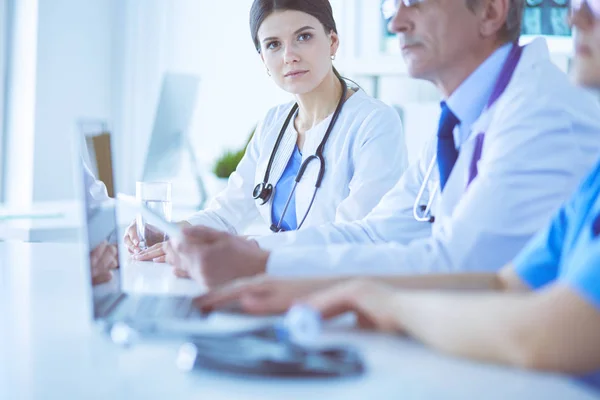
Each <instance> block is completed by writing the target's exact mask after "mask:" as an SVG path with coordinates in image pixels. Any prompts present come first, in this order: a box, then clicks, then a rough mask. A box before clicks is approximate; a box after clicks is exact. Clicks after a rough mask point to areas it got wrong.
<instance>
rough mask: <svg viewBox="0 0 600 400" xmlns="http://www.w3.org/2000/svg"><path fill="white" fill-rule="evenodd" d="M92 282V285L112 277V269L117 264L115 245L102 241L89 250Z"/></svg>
mask: <svg viewBox="0 0 600 400" xmlns="http://www.w3.org/2000/svg"><path fill="white" fill-rule="evenodd" d="M90 266H91V270H92V271H91V272H92V283H93V284H94V285H97V284H100V283H104V282H108V281H110V280H111V279H112V272H111V270H112V269H115V268H117V267H118V266H119V259H118V252H117V245H115V244H108V243H107V242H102V243H100V244H99V245H98V246H96V248H95V249H94V250H92V251H91V252H90Z"/></svg>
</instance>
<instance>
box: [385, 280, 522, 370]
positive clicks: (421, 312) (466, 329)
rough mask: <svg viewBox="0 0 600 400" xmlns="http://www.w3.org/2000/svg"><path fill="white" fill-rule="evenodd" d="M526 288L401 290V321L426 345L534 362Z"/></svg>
mask: <svg viewBox="0 0 600 400" xmlns="http://www.w3.org/2000/svg"><path fill="white" fill-rule="evenodd" d="M530 303H531V302H530V301H529V298H528V295H524V294H512V295H509V294H496V293H489V294H450V293H446V294H444V293H442V294H439V293H428V292H419V293H414V292H413V293H411V292H408V293H406V292H404V293H402V292H401V293H398V294H397V295H396V297H395V300H394V306H393V309H394V312H395V319H396V321H397V323H398V327H399V328H401V329H404V330H405V331H406V332H407V333H408V334H409V335H411V336H413V337H415V338H416V339H418V340H419V341H422V342H423V343H425V344H426V345H429V346H431V347H434V348H436V349H439V350H441V351H444V352H446V353H450V354H454V355H457V356H461V357H467V358H472V359H476V360H483V361H489V362H494V363H501V364H509V365H518V366H524V365H529V360H528V354H529V353H528V352H527V351H526V350H527V349H526V348H524V347H523V344H524V342H525V341H524V340H523V337H522V332H525V331H527V327H528V326H530V324H531V318H530V317H531V315H532V314H531V313H530V312H529V311H528V310H529V305H530Z"/></svg>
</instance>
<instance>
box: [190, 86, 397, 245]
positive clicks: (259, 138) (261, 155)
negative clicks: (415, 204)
mask: <svg viewBox="0 0 600 400" xmlns="http://www.w3.org/2000/svg"><path fill="white" fill-rule="evenodd" d="M292 105H293V103H289V104H286V105H282V106H278V107H275V108H273V109H271V110H270V111H269V112H268V113H267V116H266V117H265V118H264V120H263V121H262V122H261V123H259V126H258V127H257V129H256V132H255V134H254V137H253V138H252V140H251V141H250V143H249V145H248V148H247V150H246V154H245V155H244V157H243V158H242V160H241V162H240V164H239V165H238V167H237V169H236V171H235V172H234V173H233V174H232V175H231V177H230V178H229V182H228V185H227V188H226V189H225V190H223V191H222V192H221V193H220V194H219V195H218V196H217V197H216V198H215V199H214V200H213V201H212V202H211V203H210V204H209V206H208V208H207V209H206V210H203V211H200V212H198V213H196V214H194V215H192V216H191V217H190V218H188V222H190V223H191V224H192V225H205V226H210V227H212V228H215V229H219V230H224V231H229V232H231V233H234V234H241V233H243V232H244V229H245V228H246V227H247V226H248V224H250V223H251V222H253V221H254V220H255V219H256V218H257V216H258V215H260V216H261V217H262V219H263V220H264V222H265V227H269V226H270V225H271V223H272V221H271V207H272V201H273V196H271V199H270V200H269V201H268V202H267V203H266V204H264V205H260V201H255V200H254V199H253V196H252V193H253V190H254V187H255V186H256V185H257V184H258V183H261V182H262V181H263V178H264V175H265V171H266V168H267V164H268V162H269V157H270V156H271V152H272V150H273V147H274V144H275V141H276V139H277V136H278V135H279V132H280V130H281V128H282V126H283V123H284V121H285V119H286V117H287V115H288V113H289V111H290V109H291V107H292ZM331 117H332V116H331V115H330V116H329V117H328V118H326V119H325V120H324V121H322V122H321V123H319V124H318V125H317V126H315V127H314V128H313V129H311V130H309V131H308V132H307V134H306V140H305V143H304V147H303V149H302V160H303V161H304V160H305V159H306V158H307V157H309V156H311V155H314V154H315V152H316V150H317V147H318V146H319V144H320V143H321V140H322V138H323V136H324V135H325V131H326V130H327V127H328V125H329V121H330V120H331ZM296 141H297V133H296V131H295V129H294V125H293V123H290V124H289V128H288V129H287V130H286V133H285V134H284V137H283V140H282V141H281V144H280V146H279V149H278V151H277V155H276V157H275V159H274V162H273V166H272V168H271V173H270V178H269V181H268V183H270V184H272V185H273V187H274V188H275V190H277V186H276V184H277V182H278V180H279V178H280V177H281V175H282V173H283V171H284V169H285V167H286V165H287V163H288V161H289V159H290V157H291V155H292V152H293V150H294V147H295V145H296ZM324 158H325V162H326V169H325V176H324V179H323V183H322V185H321V187H320V188H319V190H318V192H317V194H316V198H315V201H314V204H313V205H312V208H311V210H310V212H309V214H308V216H307V218H306V221H305V223H304V225H303V227H308V226H315V225H320V224H323V223H326V222H334V221H336V222H342V221H353V220H357V219H360V218H363V217H364V216H365V215H367V214H368V213H369V212H370V211H371V210H372V209H373V208H374V207H375V206H376V205H377V203H378V202H379V200H380V199H381V197H382V196H383V195H384V194H385V193H386V192H387V191H388V190H389V189H391V188H392V187H393V186H394V184H395V183H396V182H397V181H398V179H399V178H400V176H401V175H402V173H403V171H404V170H405V168H406V165H407V156H406V147H405V142H404V137H403V133H402V125H401V121H400V118H399V116H398V113H397V111H396V110H395V109H394V108H392V107H390V106H388V105H385V104H384V103H382V102H380V101H378V100H375V99H373V98H371V97H369V96H368V95H367V94H366V93H364V91H362V90H359V91H358V92H356V93H355V94H354V95H352V96H351V97H350V98H349V99H348V100H347V101H346V103H345V104H344V106H343V108H342V111H341V112H340V115H339V117H338V120H337V122H336V124H335V126H334V128H333V130H332V132H331V135H330V137H329V140H328V141H327V145H326V146H325V151H324ZM318 172H319V165H318V162H316V161H313V162H311V163H310V165H309V167H308V168H307V170H306V172H305V174H304V176H303V178H302V180H301V181H300V183H299V184H298V187H297V189H296V193H295V196H296V217H297V219H298V221H300V219H301V218H302V217H303V216H304V213H305V212H306V210H307V208H308V206H309V203H310V200H311V198H312V196H313V192H314V188H315V182H316V179H317V174H318ZM288 212H289V211H288Z"/></svg>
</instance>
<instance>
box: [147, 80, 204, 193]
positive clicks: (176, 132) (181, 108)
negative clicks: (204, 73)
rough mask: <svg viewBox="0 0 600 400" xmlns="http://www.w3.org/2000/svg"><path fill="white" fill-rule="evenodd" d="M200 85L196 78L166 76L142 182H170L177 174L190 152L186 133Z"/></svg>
mask: <svg viewBox="0 0 600 400" xmlns="http://www.w3.org/2000/svg"><path fill="white" fill-rule="evenodd" d="M199 82H200V79H199V78H198V77H197V76H195V75H187V74H179V73H166V74H165V76H164V78H163V82H162V88H161V91H160V97H159V100H158V106H157V107H156V113H155V116H154V126H153V128H152V135H151V137H150V145H149V146H148V152H147V154H146V160H145V163H144V172H143V174H142V177H141V179H142V180H143V181H145V182H152V181H154V182H156V181H169V180H171V179H172V178H173V177H175V176H176V175H177V173H178V172H179V170H180V168H181V159H182V155H183V154H184V152H188V151H189V141H188V139H187V133H188V129H189V124H190V121H191V119H192V114H193V112H194V109H195V106H196V99H197V93H198V86H199Z"/></svg>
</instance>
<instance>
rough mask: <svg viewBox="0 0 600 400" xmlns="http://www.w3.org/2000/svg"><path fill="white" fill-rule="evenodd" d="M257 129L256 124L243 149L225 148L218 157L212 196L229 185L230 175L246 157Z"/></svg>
mask: <svg viewBox="0 0 600 400" xmlns="http://www.w3.org/2000/svg"><path fill="white" fill-rule="evenodd" d="M255 131H256V126H255V127H254V128H253V129H252V131H251V132H250V136H249V137H248V140H247V141H246V144H245V145H244V147H243V148H242V149H240V150H237V151H235V150H230V149H228V150H225V152H223V154H222V155H221V156H220V157H219V158H218V159H217V161H216V162H215V165H214V166H213V170H212V172H213V175H214V176H215V177H216V181H217V182H216V183H215V185H214V186H215V187H213V188H212V190H210V192H211V193H209V195H210V196H215V195H216V194H218V193H219V192H220V191H221V190H223V189H225V187H227V181H228V179H229V176H230V175H231V174H232V173H233V171H235V170H236V168H237V166H238V164H239V163H240V161H241V160H242V157H244V154H246V148H247V147H248V143H250V140H251V139H252V136H254V132H255Z"/></svg>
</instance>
